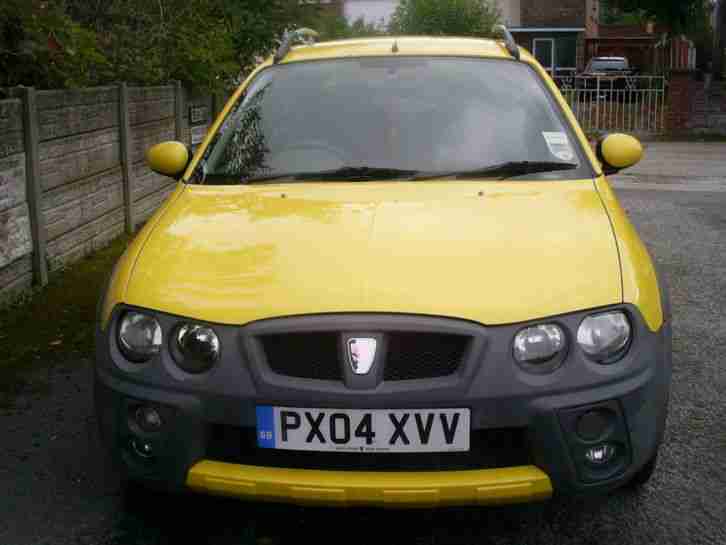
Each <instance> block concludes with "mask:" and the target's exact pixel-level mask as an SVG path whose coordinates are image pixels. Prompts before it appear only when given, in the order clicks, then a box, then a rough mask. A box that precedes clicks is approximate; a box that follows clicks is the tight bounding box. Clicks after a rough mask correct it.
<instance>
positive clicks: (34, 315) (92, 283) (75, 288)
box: [0, 236, 129, 393]
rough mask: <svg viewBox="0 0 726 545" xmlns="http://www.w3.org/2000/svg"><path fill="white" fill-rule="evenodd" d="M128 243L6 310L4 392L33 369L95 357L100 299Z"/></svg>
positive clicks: (1, 324) (0, 331)
mask: <svg viewBox="0 0 726 545" xmlns="http://www.w3.org/2000/svg"><path fill="white" fill-rule="evenodd" d="M128 242H129V238H128V237H126V236H122V237H119V238H118V239H116V240H114V241H113V242H112V243H111V244H110V245H109V246H107V247H106V248H104V249H102V250H99V251H98V252H95V253H94V254H92V255H91V256H89V257H87V258H85V259H83V260H81V261H79V262H77V263H74V264H73V265H71V266H69V267H67V268H66V269H64V270H63V271H59V272H57V273H54V274H52V275H51V278H50V281H49V283H48V286H46V287H45V288H42V289H36V290H33V291H32V292H30V293H29V294H27V295H26V296H24V297H23V298H21V299H20V300H19V301H17V302H15V303H13V304H11V305H8V306H6V307H3V308H0V392H6V393H7V392H8V391H10V390H13V389H15V388H16V385H17V383H18V381H19V380H20V379H21V375H22V374H24V373H25V372H26V371H28V370H34V369H39V368H43V367H45V366H48V365H52V364H54V363H58V362H64V363H65V362H69V363H70V362H73V361H78V360H81V359H87V358H88V357H90V356H91V354H92V351H93V328H94V323H95V320H96V301H97V299H98V296H99V292H100V290H101V287H102V284H103V282H104V281H105V280H106V276H107V275H108V273H109V272H110V270H111V268H112V267H113V265H114V263H115V262H116V260H117V259H118V257H119V256H120V255H121V254H122V253H123V251H124V250H125V249H126V246H127V245H128Z"/></svg>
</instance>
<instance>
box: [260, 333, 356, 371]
mask: <svg viewBox="0 0 726 545" xmlns="http://www.w3.org/2000/svg"><path fill="white" fill-rule="evenodd" d="M338 339H339V337H338V335H337V334H336V333H284V334H276V335H264V336H262V337H260V340H261V341H262V346H263V349H264V351H265V356H266V358H267V364H268V365H269V366H270V369H271V370H272V372H273V373H277V374H278V375H285V376H288V377H296V378H308V379H313V380H342V379H343V377H342V370H341V367H340V362H339V361H338V360H339V356H338V353H339V352H340V349H339V348H338Z"/></svg>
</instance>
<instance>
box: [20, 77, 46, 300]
mask: <svg viewBox="0 0 726 545" xmlns="http://www.w3.org/2000/svg"><path fill="white" fill-rule="evenodd" d="M17 96H18V97H19V98H20V99H21V100H22V101H23V129H24V130H23V132H24V134H25V173H26V194H27V199H28V211H29V214H30V233H31V236H32V238H33V277H34V279H35V282H36V284H38V285H40V286H45V285H46V284H48V261H47V259H46V249H47V235H46V229H45V224H44V221H43V211H42V209H41V195H42V193H43V188H42V186H41V183H40V136H39V132H38V126H39V125H38V104H37V101H36V91H35V89H34V88H33V87H22V88H20V89H19V93H17Z"/></svg>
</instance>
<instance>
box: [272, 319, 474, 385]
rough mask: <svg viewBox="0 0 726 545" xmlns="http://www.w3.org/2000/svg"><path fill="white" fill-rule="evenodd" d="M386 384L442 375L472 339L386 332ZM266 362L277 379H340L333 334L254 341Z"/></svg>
mask: <svg viewBox="0 0 726 545" xmlns="http://www.w3.org/2000/svg"><path fill="white" fill-rule="evenodd" d="M385 337H386V341H387V350H386V353H385V355H384V358H383V360H384V361H383V365H384V369H385V370H384V376H383V379H384V380H387V381H401V380H421V379H432V378H440V377H447V376H450V375H453V374H454V373H456V372H457V370H458V369H459V367H460V366H461V364H462V362H463V361H464V358H465V357H466V353H467V348H468V347H469V343H470V341H471V337H467V336H464V335H453V334H444V333H429V332H399V331H397V332H390V333H386V334H385ZM259 339H260V341H261V343H262V349H263V351H264V353H265V358H266V360H267V364H268V365H269V367H270V369H271V370H272V372H274V373H277V374H278V375H283V376H288V377H295V378H305V379H313V380H334V381H341V380H343V365H345V363H344V362H343V353H342V347H343V343H342V342H341V340H340V334H339V333H337V332H323V333H320V332H310V333H276V334H267V335H262V336H260V337H259Z"/></svg>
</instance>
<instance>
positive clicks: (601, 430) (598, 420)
mask: <svg viewBox="0 0 726 545" xmlns="http://www.w3.org/2000/svg"><path fill="white" fill-rule="evenodd" d="M614 420H615V415H614V414H613V413H612V412H611V411H608V410H605V409H596V410H594V411H588V412H586V413H585V414H583V415H582V416H581V417H580V418H579V419H578V420H577V428H576V430H577V435H579V436H580V438H581V439H584V440H585V441H597V440H598V439H601V440H602V439H606V437H603V436H604V435H605V434H606V433H607V432H608V430H609V429H610V428H611V427H612V423H613V421H614Z"/></svg>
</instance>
